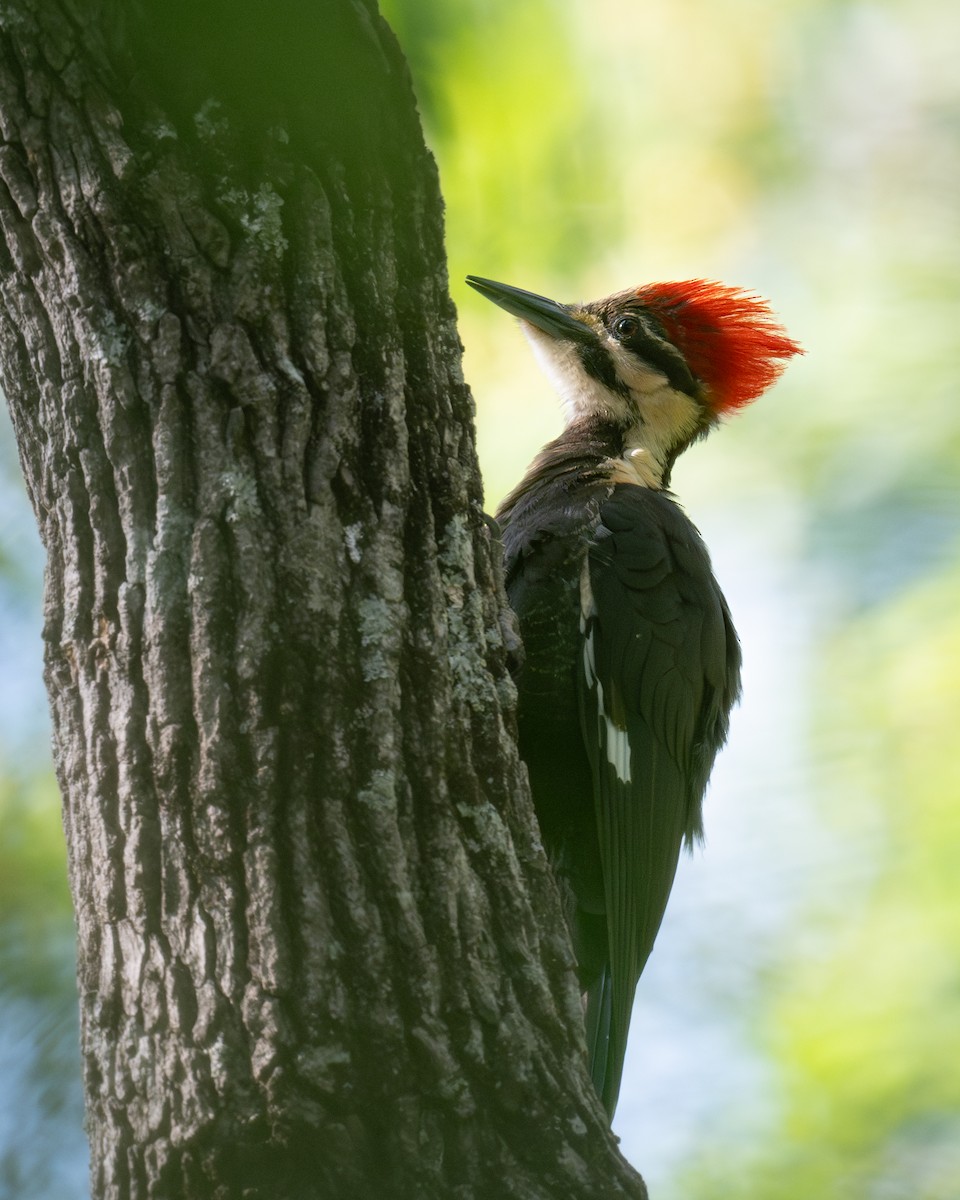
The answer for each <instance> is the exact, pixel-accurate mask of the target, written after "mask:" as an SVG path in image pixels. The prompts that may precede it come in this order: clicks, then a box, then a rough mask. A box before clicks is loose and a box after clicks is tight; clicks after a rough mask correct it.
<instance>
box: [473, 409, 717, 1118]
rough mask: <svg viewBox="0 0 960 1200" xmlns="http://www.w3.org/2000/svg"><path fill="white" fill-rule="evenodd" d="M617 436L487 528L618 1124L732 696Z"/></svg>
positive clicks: (693, 582)
mask: <svg viewBox="0 0 960 1200" xmlns="http://www.w3.org/2000/svg"><path fill="white" fill-rule="evenodd" d="M620 436H621V435H620V431H619V430H618V429H616V428H615V427H604V425H603V424H602V423H601V422H587V423H581V424H580V425H577V426H575V427H573V428H571V429H568V430H567V432H566V433H565V434H564V435H563V436H562V437H561V438H559V439H558V440H557V441H555V442H553V443H551V445H549V446H548V447H546V449H545V450H544V451H543V453H542V454H541V455H540V457H539V458H538V459H537V461H536V463H534V465H533V467H532V468H531V470H530V471H529V473H528V474H527V476H526V477H525V478H524V480H523V482H522V483H521V484H520V486H519V487H518V488H517V489H515V491H514V492H513V493H512V494H511V495H510V496H508V497H507V499H506V500H505V501H504V503H503V505H502V506H501V507H500V509H499V511H498V513H497V520H498V522H499V523H500V525H501V528H502V531H503V542H504V547H505V556H506V558H505V564H506V582H507V593H508V596H509V598H510V602H511V605H512V606H513V608H514V610H515V611H516V613H517V615H518V617H519V621H520V633H521V637H522V638H523V643H524V648H525V652H526V657H525V661H524V665H523V667H522V668H521V671H520V673H519V676H518V679H517V684H518V688H519V694H520V707H519V714H520V715H519V721H520V750H521V755H522V757H523V759H524V761H525V762H526V764H527V768H528V770H529V773H530V783H531V789H532V792H533V796H534V801H535V803H536V809H537V816H538V819H539V821H540V826H541V831H542V834H543V838H544V844H545V846H546V849H547V852H548V854H549V856H550V859H551V862H552V864H553V866H554V869H555V871H556V873H557V876H558V879H559V880H560V882H561V886H562V888H563V890H564V893H565V895H564V898H565V902H566V905H567V916H568V921H569V924H570V928H571V934H572V937H573V940H574V946H575V950H576V953H577V958H578V962H579V969H580V980H581V985H582V987H583V989H584V991H585V992H586V993H587V997H588V1000H587V1034H588V1051H589V1052H590V1057H591V1063H590V1066H591V1073H592V1076H593V1079H594V1083H595V1085H596V1087H597V1091H598V1093H599V1095H600V1096H601V1099H602V1100H603V1103H604V1105H605V1106H606V1108H607V1110H608V1112H610V1113H611V1114H612V1112H613V1109H614V1107H615V1105H616V1100H617V1095H618V1092H619V1088H620V1076H621V1071H622V1068H623V1056H624V1051H625V1049H626V1041H627V1031H628V1027H629V1023H630V1011H631V1007H632V1003H633V996H634V991H635V989H636V985H637V980H638V979H639V977H640V973H641V971H642V970H643V967H644V964H645V962H646V960H647V957H648V955H649V953H650V950H651V949H652V947H653V942H654V939H655V937H656V934H657V930H658V929H659V927H660V921H661V919H662V917H663V912H664V908H665V907H666V903H667V898H668V896H669V894H670V889H671V886H672V884H673V878H674V874H675V872H676V867H677V861H678V858H679V854H680V848H681V845H682V844H683V841H684V839H687V840H688V841H692V840H693V839H695V838H696V837H697V835H698V834H699V833H700V830H701V816H700V810H701V801H702V797H703V792H704V788H705V786H706V781H707V777H708V775H709V773H710V768H711V766H712V765H713V760H714V757H715V755H716V753H717V750H718V749H719V748H720V746H721V745H722V743H723V740H724V738H725V736H726V731H727V719H728V714H729V711H730V708H731V706H732V705H733V703H734V700H735V699H736V696H737V693H738V690H739V679H740V651H739V646H738V642H737V637H736V634H735V632H734V629H733V626H732V624H731V621H730V615H729V612H728V610H727V606H726V603H725V601H724V598H723V595H722V594H721V592H720V589H719V587H718V586H717V583H716V581H715V580H714V578H713V574H712V571H711V569H710V560H709V557H708V555H707V551H706V548H705V546H704V544H703V542H702V540H701V538H700V536H699V534H698V533H697V531H696V529H695V528H694V526H693V524H692V523H691V522H690V521H689V519H688V518H687V517H686V516H685V515H684V513H683V512H682V511H681V510H680V508H679V507H678V506H677V504H676V503H675V502H674V500H673V499H672V498H671V497H670V495H669V494H668V493H667V492H664V491H661V490H655V489H652V488H647V487H642V486H639V485H636V484H631V483H622V482H617V480H616V465H617V461H616V460H617V450H618V441H619V439H620ZM623 739H625V743H624V740H623ZM611 743H612V744H611ZM624 745H626V747H627V752H628V753H627V758H626V760H625V761H624V760H623V758H622V755H621V760H620V761H619V763H616V762H615V761H613V760H616V758H617V753H618V751H622V749H623V746H624ZM622 776H623V777H622Z"/></svg>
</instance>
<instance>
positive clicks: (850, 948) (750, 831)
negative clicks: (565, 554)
mask: <svg viewBox="0 0 960 1200" xmlns="http://www.w3.org/2000/svg"><path fill="white" fill-rule="evenodd" d="M383 7H384V11H385V12H386V13H387V15H388V18H389V19H390V21H391V23H392V24H393V26H394V28H395V29H396V31H397V33H398V36H399V38H400V41H401V44H402V45H403V47H404V50H405V51H406V53H407V55H408V58H409V60H410V62H411V67H412V71H413V75H414V80H415V84H416V88H417V92H418V95H419V97H420V103H421V109H422V112H423V117H424V121H425V124H426V127H427V132H428V138H429V141H430V144H431V146H432V147H433V149H434V151H435V154H436V157H437V161H438V164H439V168H440V174H441V181H442V186H443V191H444V195H445V197H446V203H447V226H448V247H449V255H450V274H451V285H452V289H453V293H454V296H455V298H456V300H457V304H458V307H459V310H460V313H461V329H462V336H463V340H464V343H465V345H466V359H465V370H466V373H467V377H468V379H469V381H470V383H471V384H472V386H473V389H474V394H475V396H476V400H477V422H478V433H479V452H480V458H481V463H482V467H483V471H484V476H485V480H486V487H487V505H488V508H489V509H490V510H491V511H492V509H493V508H494V507H495V506H496V503H497V501H498V499H499V498H500V497H501V496H502V495H503V494H504V492H505V491H506V490H507V489H508V488H509V487H510V486H511V485H512V484H513V483H514V482H515V481H516V480H517V479H518V478H519V476H520V475H521V473H522V471H523V469H524V467H525V466H526V464H527V462H528V460H529V459H530V457H531V456H532V454H533V453H534V452H535V451H536V450H537V449H538V448H539V446H540V445H541V444H542V443H543V442H544V441H546V440H548V439H549V438H550V437H552V436H554V435H555V434H556V433H557V432H558V430H559V424H560V417H559V411H558V406H557V403H556V401H555V399H554V398H553V396H552V395H551V392H550V389H549V386H548V385H547V383H546V381H545V380H543V379H542V378H541V377H540V375H539V374H538V372H537V369H536V366H535V365H534V363H533V361H532V360H531V359H530V357H529V355H528V353H527V351H526V347H525V345H524V343H523V339H522V337H521V336H520V335H519V333H518V331H517V329H516V326H515V323H514V322H513V321H512V320H511V319H510V318H509V317H507V316H506V314H504V313H502V312H500V311H499V310H497V309H495V308H494V307H493V306H491V305H489V304H488V303H487V302H486V301H484V300H482V299H481V298H480V297H479V296H477V295H476V294H475V293H473V292H471V291H470V290H469V289H468V288H466V287H465V286H464V285H463V284H462V282H461V281H462V279H463V276H464V275H465V274H467V273H470V272H473V273H476V274H481V275H487V276H491V277H492V278H495V279H502V280H504V281H506V282H508V283H513V284H516V285H518V286H521V287H525V288H529V289H532V290H535V291H539V292H543V293H546V294H550V295H554V296H555V297H556V298H558V299H563V300H574V299H593V298H595V297H597V296H600V295H603V294H605V293H607V292H611V291H614V290H616V289H620V288H623V287H626V286H629V285H634V284H639V283H641V282H648V281H651V280H657V279H671V278H686V277H691V276H708V277H714V278H719V279H722V280H725V281H726V282H729V283H734V284H740V285H744V286H747V287H750V288H754V289H756V290H758V291H760V292H762V293H763V294H764V295H766V296H768V297H769V298H770V299H771V301H772V303H773V305H774V307H775V308H776V310H777V311H778V312H779V314H780V315H781V317H782V319H783V321H784V323H785V324H786V325H787V327H788V329H789V331H790V333H791V334H792V335H793V336H794V337H796V338H798V339H799V340H800V341H801V342H802V343H803V344H804V346H805V348H806V351H807V354H806V357H805V358H803V359H800V360H795V361H794V363H792V364H791V366H790V367H789V369H788V372H787V374H786V376H785V378H784V380H783V382H782V383H781V384H780V385H779V386H778V387H777V388H776V389H775V391H774V392H772V393H771V394H769V395H768V396H766V397H764V398H763V399H762V400H761V401H760V402H759V403H758V404H757V405H755V406H754V407H753V408H751V409H749V410H747V411H746V412H745V413H744V414H742V415H741V416H739V417H738V418H736V420H734V421H733V422H731V423H730V424H729V425H728V426H727V427H725V428H724V429H723V430H722V431H720V432H719V433H718V434H716V435H714V437H713V438H712V439H711V441H709V442H708V443H706V444H705V445H703V446H699V447H696V448H694V449H693V450H692V451H691V452H690V453H689V454H688V455H687V456H686V458H685V459H684V460H682V461H681V463H680V464H679V466H678V468H677V470H676V472H675V475H674V486H675V489H676V491H677V492H678V493H679V495H680V497H681V498H682V500H683V503H684V505H685V507H686V509H687V511H688V512H689V513H690V515H691V516H692V517H693V519H694V521H695V522H696V523H697V524H698V525H699V527H700V529H701V530H702V532H703V534H704V536H705V538H706V540H707V542H708V544H709V545H710V547H711V550H712V552H713V557H714V562H715V567H716V571H717V574H718V576H719V578H720V580H721V583H722V585H723V586H724V588H725V590H726V592H727V594H728V597H729V599H730V602H731V605H732V607H733V610H734V614H735V617H736V619H737V624H738V626H739V629H740V633H741V638H742V641H743V643H744V655H745V680H744V682H745V698H744V702H743V705H742V706H741V708H740V709H739V710H738V712H737V714H736V718H735V720H734V722H733V727H732V732H731V739H730V745H729V748H728V749H727V750H726V751H725V752H724V754H723V756H722V759H721V762H720V764H719V766H718V768H717V771H716V772H715V775H714V781H713V784H712V786H711V790H710V793H709V796H708V804H707V845H706V848H705V850H704V851H702V852H698V853H697V854H695V855H694V856H693V857H692V858H690V859H688V860H685V861H684V863H683V864H682V869H681V873H680V875H679V877H678V881H677V885H676V888H675V892H674V898H673V900H672V902H671V908H670V911H669V913H668V917H667V920H666V922H665V925H664V929H663V932H662V934H661V939H660V943H659V944H658V947H657V949H656V951H655V953H654V957H653V959H652V960H651V963H650V965H649V967H648V969H647V971H646V973H645V975H644V977H643V980H642V982H641V986H640V989H639V992H638V999H637V1008H636V1012H635V1016H634V1030H633V1039H632V1044H631V1050H630V1054H629V1056H628V1064H627V1075H626V1079H625V1083H624V1088H623V1094H622V1099H621V1104H620V1109H619V1111H618V1113H617V1118H616V1122H615V1128H616V1130H617V1132H618V1133H619V1135H620V1136H621V1138H622V1141H623V1148H624V1151H625V1153H626V1154H627V1156H628V1157H629V1158H630V1159H631V1161H633V1162H634V1163H635V1164H636V1165H637V1166H638V1167H639V1168H640V1169H641V1170H642V1171H643V1173H644V1174H645V1176H646V1177H647V1181H648V1184H649V1186H650V1189H651V1193H652V1195H653V1197H654V1200H721V1198H723V1200H727V1198H728V1197H730V1196H731V1195H736V1196H738V1197H740V1198H741V1200H800V1198H801V1197H802V1198H803V1200H808V1198H809V1197H817V1198H818V1200H840V1198H843V1200H847V1198H849V1200H862V1198H869V1200H901V1198H902V1200H958V1198H960V563H958V553H957V552H958V548H960V67H958V61H960V5H957V4H956V3H955V0H876V2H874V3H866V2H862V3H856V2H851V0H806V2H802V0H777V3H770V2H769V0H570V2H569V3H565V4H561V3H557V0H460V2H459V3H457V4H451V3H449V0H388V2H387V0H385V2H384V5H383ZM3 437H4V439H5V440H4V442H3V445H2V447H0V537H2V542H0V655H2V661H3V664H4V671H3V685H4V686H3V692H2V712H0V718H2V728H0V1080H2V1087H0V1196H3V1197H4V1198H6V1197H11V1198H12V1197H17V1198H18V1200H19V1198H20V1197H30V1198H33V1197H36V1198H37V1200H60V1198H61V1197H62V1198H64V1200H68V1198H73V1197H80V1196H82V1195H83V1194H84V1191H85V1187H86V1178H85V1171H86V1165H85V1146H84V1142H83V1137H82V1132H81V1126H80V1121H81V1115H80V1092H79V1083H78V1079H77V1075H78V1053H77V1049H76V1040H77V1031H76V1018H75V1015H74V1010H75V1001H74V997H73V993H72V986H73V984H72V972H73V963H72V948H71V938H72V923H71V918H70V912H69V903H68V896H67V890H66V883H65V868H64V862H63V839H62V835H61V833H60V831H59V817H58V807H57V797H56V793H55V788H54V785H53V783H52V779H51V774H50V766H49V753H48V749H47V739H48V734H47V715H46V707H45V700H44V697H43V692H42V687H41V684H40V669H41V668H40V659H41V651H40V639H39V629H40V616H39V606H40V574H41V558H40V553H39V548H38V544H37V539H36V534H35V532H34V529H33V520H32V516H31V514H30V512H29V509H28V507H27V504H26V501H25V499H24V497H23V494H22V485H21V483H20V482H19V479H18V475H17V464H16V454H15V451H14V450H13V448H12V444H11V439H10V435H9V431H8V430H6V428H5V429H4V434H3Z"/></svg>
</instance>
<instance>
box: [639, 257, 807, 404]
mask: <svg viewBox="0 0 960 1200" xmlns="http://www.w3.org/2000/svg"><path fill="white" fill-rule="evenodd" d="M637 299H638V300H640V301H641V302H642V303H643V305H644V307H646V308H648V309H649V310H650V311H651V312H652V313H653V315H654V316H656V317H657V318H658V320H659V321H660V322H661V323H662V325H663V326H664V328H665V330H666V332H667V337H668V338H669V339H670V340H671V342H673V344H674V345H675V346H676V347H677V349H678V350H679V351H680V353H681V354H682V355H683V356H684V358H685V359H686V361H687V366H688V367H689V368H690V370H691V371H692V372H693V374H694V375H695V376H696V377H697V378H698V379H699V380H701V381H702V382H703V383H704V384H706V387H707V395H706V396H705V399H706V401H707V403H708V404H709V405H710V407H711V408H712V409H713V410H714V412H716V413H725V412H730V411H732V410H733V409H737V408H742V407H743V405H745V404H749V403H750V401H751V400H756V398H757V397H758V396H759V395H760V394H761V393H762V392H765V391H766V390H767V388H768V387H770V385H771V384H773V383H774V382H776V380H777V379H778V378H779V377H780V374H781V373H782V371H783V369H784V368H785V367H786V365H787V364H786V360H787V359H788V358H791V357H792V356H793V355H794V354H802V353H803V350H802V349H801V348H800V346H799V345H798V344H797V343H796V342H795V341H793V339H792V338H789V337H788V336H787V333H786V330H785V329H784V328H783V326H782V325H780V324H778V322H777V320H776V318H775V317H774V315H773V313H772V312H771V310H770V306H769V305H768V304H767V302H766V300H764V299H762V298H761V297H760V296H757V295H755V294H754V293H752V292H746V291H742V290H741V289H740V288H733V287H727V286H726V285H725V284H722V283H714V282H712V281H710V280H707V279H687V280H683V281H681V282H678V283H648V284H646V285H645V286H644V287H641V288H638V290H637Z"/></svg>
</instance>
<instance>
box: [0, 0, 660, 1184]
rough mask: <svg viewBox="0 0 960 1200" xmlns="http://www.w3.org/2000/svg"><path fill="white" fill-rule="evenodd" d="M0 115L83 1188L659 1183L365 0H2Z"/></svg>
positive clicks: (432, 202) (419, 193)
mask: <svg viewBox="0 0 960 1200" xmlns="http://www.w3.org/2000/svg"><path fill="white" fill-rule="evenodd" d="M261 11H264V12H268V13H269V14H270V15H269V21H267V19H266V18H264V17H260V16H259V13H260V12H261ZM0 122H2V133H3V144H2V146H0V179H2V181H3V186H0V225H2V229H3V233H4V238H3V242H2V244H0V287H2V297H3V305H2V312H0V359H2V362H0V370H2V382H3V387H4V389H5V391H6V394H7V397H8V400H9V403H10V407H11V411H12V415H13V421H14V425H15V428H16V432H17V437H18V441H19V446H20V454H21V461H22V465H23V470H24V474H25V477H26V482H27V487H28V489H29V493H30V496H31V499H32V502H33V506H34V509H35V511H36V514H37V519H38V522H39V525H40V530H41V534H42V538H43V542H44V545H45V547H46V551H47V574H46V595H45V605H46V608H45V615H46V621H45V634H44V636H45V641H46V678H47V685H48V688H49V693H50V698H51V704H52V708H53V716H54V741H55V754H56V763H57V771H58V775H59V779H60V784H61V787H62V791H63V800H64V820H65V824H66V830H67V840H68V846H69V860H70V878H71V886H72V890H73V897H74V903H75V907H76V914H77V932H78V938H79V984H80V996H81V1008H82V1037H83V1061H84V1074H85V1089H86V1099H87V1121H88V1127H89V1132H90V1138H91V1145H92V1167H91V1175H92V1189H93V1194H94V1196H96V1197H98V1198H101V1197H102V1198H104V1200H108V1198H109V1200H121V1198H122V1200H130V1198H134V1197H136V1198H138V1200H139V1198H147V1197H149V1198H150V1200H159V1198H170V1200H174V1198H181V1197H191V1198H193V1197H208V1196H210V1197H223V1198H227V1197H234V1196H237V1197H240V1196H243V1197H248V1198H253V1197H264V1198H267V1197H269V1198H270V1200H284V1198H287V1197H290V1198H293V1197H298V1198H299V1197H303V1198H306V1197H321V1196H322V1197H339V1196H344V1197H351V1198H354V1197H365V1196H376V1197H418V1198H421V1197H434V1196H435V1197H443V1198H444V1200H447V1198H449V1197H460V1198H463V1200H466V1198H468V1197H488V1196H496V1197H531V1198H532V1197H564V1198H567V1197H588V1196H589V1197H593V1198H596V1197H607V1196H610V1197H613V1196H631V1197H642V1196H644V1195H645V1191H644V1188H643V1184H642V1182H641V1181H640V1180H639V1178H638V1177H637V1176H636V1174H635V1173H634V1172H633V1171H631V1169H630V1168H629V1167H628V1166H627V1165H626V1164H625V1163H624V1162H623V1161H622V1159H620V1157H619V1155H618V1154H617V1152H616V1149H615V1145H614V1139H613V1138H612V1135H611V1134H610V1133H609V1130H607V1129H606V1125H605V1121H604V1119H603V1115H602V1112H601V1110H600V1107H599V1104H598V1103H597V1101H596V1099H595V1097H594V1096H593V1095H592V1092H591V1089H590V1084H589V1081H588V1079H587V1075H586V1070H585V1062H584V1056H583V1048H582V1043H583V1035H582V1029H581V1015H580V1005H579V997H578V995H577V988H576V983H575V978H574V974H573V970H572V954H571V950H570V946H569V942H568V938H567V936H566V932H565V930H564V928H563V925H562V920H561V917H560V913H559V907H558V903H557V898H556V894H555V890H554V886H553V882H552V879H551V877H550V874H549V871H548V868H547V865H546V862H545V859H544V856H543V852H542V849H541V847H540V844H539V840H538V833H537V828H536V825H535V821H534V818H533V815H532V809H531V806H530V803H529V796H528V792H527V786H526V780H525V775H524V772H523V769H522V767H521V765H520V763H519V760H518V758H517V753H516V747H515V742H514V691H513V687H512V684H511V682H510V677H509V673H508V656H509V654H508V652H509V651H510V649H511V647H510V644H509V643H510V634H509V628H510V627H509V623H508V620H507V612H506V608H505V602H504V599H503V595H502V589H501V587H500V583H499V577H498V569H497V551H496V547H495V545H494V544H493V542H492V540H491V535H490V532H489V530H488V527H487V525H486V523H485V521H484V518H483V514H482V510H481V492H480V482H479V477H478V472H477V465H476V459H475V454H474V444H473V435H472V428H471V402H470V397H469V395H468V393H467V391H466V388H465V386H464V384H463V380H462V378H461V375H460V365H459V355H460V347H459V343H458V339H457V332H456V326H455V313H454V310H453V307H452V304H451V302H450V300H449V297H448V295H447V290H446V275H445V268H444V262H443V255H442V226H441V203H440V197H439V192H438V188H437V181H436V172H435V169H434V165H433V162H432V160H431V158H430V156H429V154H428V153H427V152H426V150H425V148H424V145H423V140H422V136H421V134H420V130H419V125H418V123H417V118H416V112H415V106H414V102H413V98H412V95H411V91H410V84H409V80H408V77H407V73H406V69H405V66H404V63H403V60H402V57H401V55H400V54H399V51H398V50H397V48H396V45H395V43H394V41H393V39H392V37H391V35H390V33H389V31H388V30H387V29H386V28H385V27H384V25H383V24H382V23H381V21H380V18H379V16H378V15H377V13H376V11H375V8H374V7H373V4H372V0H371V2H369V3H368V2H367V0H326V2H325V3H322V4H316V3H314V4H307V3H303V2H302V0H280V2H279V3H276V4H272V5H269V6H266V5H263V6H262V5H259V4H256V3H252V2H251V0H234V2H233V3H231V4H225V3H223V0H206V2H205V3H197V2H196V0H193V3H192V4H188V3H186V2H185V0H170V2H169V3H167V4H164V5H161V4H159V3H157V4H148V3H140V4H134V3H131V2H130V0H122V2H121V0H99V2H96V0H88V2H86V3H84V2H83V0H73V2H72V3H71V2H70V0H62V2H56V0H32V2H31V0H8V2H7V3H5V4H4V5H3V11H2V14H0Z"/></svg>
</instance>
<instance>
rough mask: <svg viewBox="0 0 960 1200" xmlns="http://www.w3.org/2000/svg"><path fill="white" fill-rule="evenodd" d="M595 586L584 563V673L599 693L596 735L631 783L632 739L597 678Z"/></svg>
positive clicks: (620, 776)
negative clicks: (611, 713) (606, 702)
mask: <svg viewBox="0 0 960 1200" xmlns="http://www.w3.org/2000/svg"><path fill="white" fill-rule="evenodd" d="M596 612H597V609H596V605H595V604H594V601H593V589H592V588H591V587H590V567H589V564H588V563H587V562H584V564H583V572H582V574H581V576H580V632H581V634H583V674H584V678H585V679H586V681H587V686H588V687H590V688H593V689H594V690H595V691H596V694H597V737H598V738H599V739H600V741H601V742H602V743H604V744H605V745H606V750H607V762H609V764H610V766H611V767H613V769H614V770H615V771H616V773H617V778H618V779H619V780H620V782H621V783H630V781H631V779H632V775H631V773H630V739H629V738H628V737H627V733H626V730H624V729H621V728H620V727H619V726H618V725H617V724H616V722H615V721H614V720H613V719H612V718H611V717H610V716H609V715H608V714H607V711H606V709H605V708H604V706H603V684H602V683H601V682H600V680H599V679H598V678H597V661H596V657H595V655H594V651H593V624H592V618H593V617H595V616H596Z"/></svg>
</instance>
